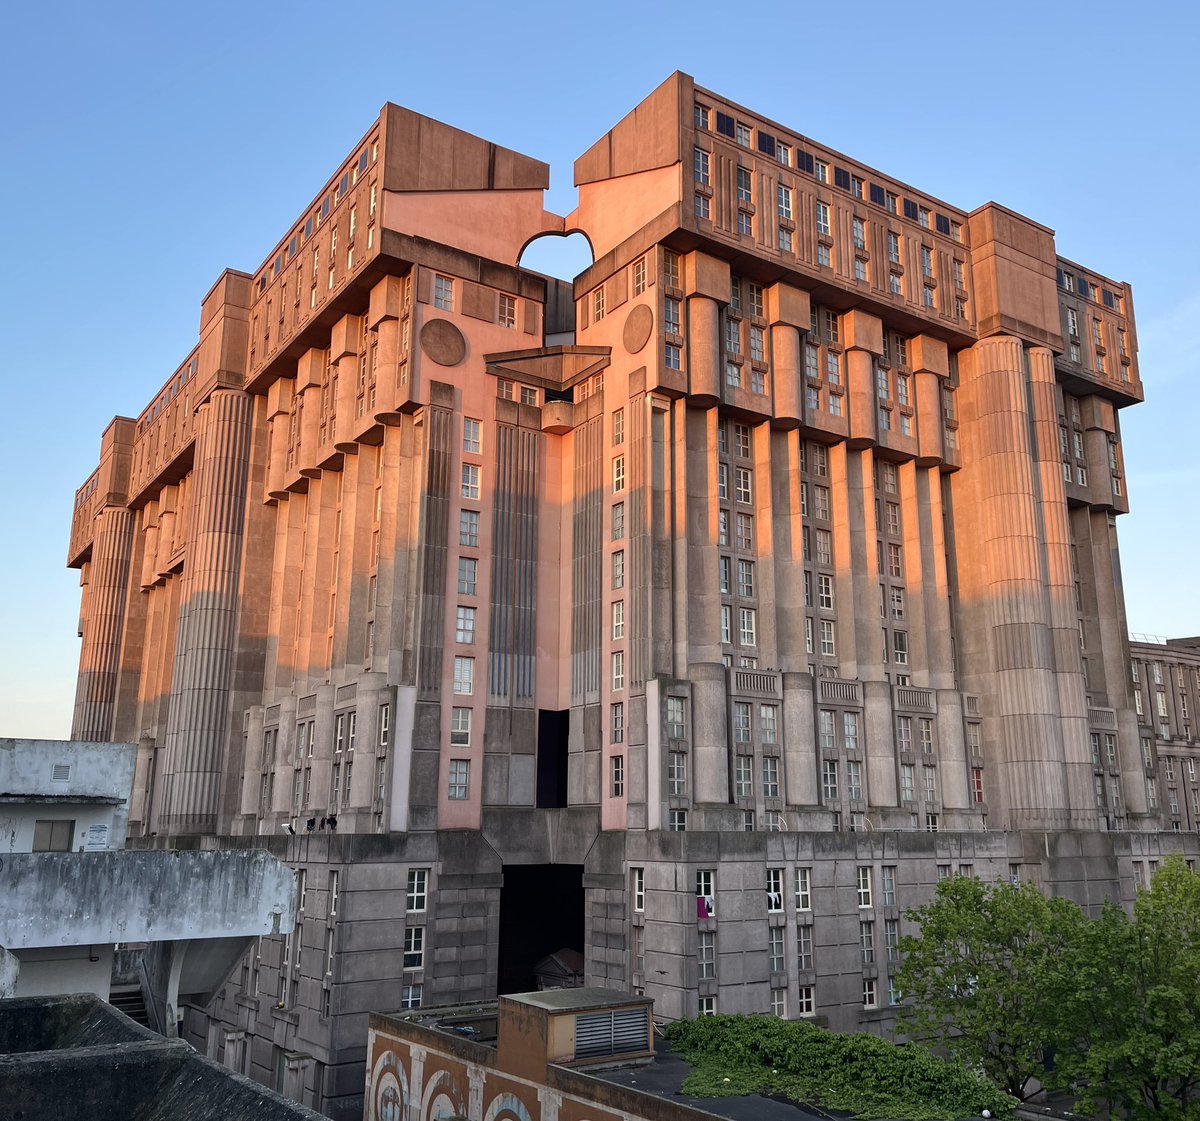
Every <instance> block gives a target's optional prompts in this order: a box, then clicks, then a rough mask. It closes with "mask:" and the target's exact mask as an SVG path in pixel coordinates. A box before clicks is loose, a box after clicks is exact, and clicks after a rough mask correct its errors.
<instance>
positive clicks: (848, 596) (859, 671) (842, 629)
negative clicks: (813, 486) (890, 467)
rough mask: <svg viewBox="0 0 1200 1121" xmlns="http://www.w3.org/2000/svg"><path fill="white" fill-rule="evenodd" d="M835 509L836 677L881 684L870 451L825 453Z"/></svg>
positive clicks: (842, 446)
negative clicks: (827, 454) (827, 457)
mask: <svg viewBox="0 0 1200 1121" xmlns="http://www.w3.org/2000/svg"><path fill="white" fill-rule="evenodd" d="M829 483H830V490H831V492H832V493H831V496H830V502H831V503H832V506H833V509H832V511H831V513H832V515H833V563H834V567H835V569H836V572H837V578H836V583H837V602H836V607H837V657H838V672H839V674H840V675H841V676H842V677H845V678H855V677H858V678H861V679H862V680H864V681H882V680H883V631H882V629H881V627H880V621H879V550H878V544H877V543H878V531H877V528H876V523H875V460H874V453H873V451H872V449H870V448H866V449H864V450H862V451H853V450H851V449H850V448H849V447H848V445H846V444H835V445H834V446H833V447H831V448H830V449H829Z"/></svg>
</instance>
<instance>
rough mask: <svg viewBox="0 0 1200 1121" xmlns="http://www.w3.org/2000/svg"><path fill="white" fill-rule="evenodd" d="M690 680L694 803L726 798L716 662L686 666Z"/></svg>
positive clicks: (724, 711) (720, 678)
mask: <svg viewBox="0 0 1200 1121" xmlns="http://www.w3.org/2000/svg"><path fill="white" fill-rule="evenodd" d="M687 676H688V677H689V678H690V679H691V682H692V762H693V769H694V770H695V776H694V777H695V781H694V783H693V784H692V785H693V789H694V790H695V795H694V797H695V800H696V802H697V803H705V802H708V803H721V804H724V803H726V802H728V801H729V706H728V704H727V698H726V688H725V676H726V675H725V667H724V666H723V665H722V664H721V663H720V662H716V663H713V662H696V663H693V664H691V665H690V666H688V668H687Z"/></svg>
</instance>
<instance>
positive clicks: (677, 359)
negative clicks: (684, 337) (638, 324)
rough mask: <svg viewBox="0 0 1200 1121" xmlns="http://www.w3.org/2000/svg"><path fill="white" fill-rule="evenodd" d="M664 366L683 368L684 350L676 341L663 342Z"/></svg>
mask: <svg viewBox="0 0 1200 1121" xmlns="http://www.w3.org/2000/svg"><path fill="white" fill-rule="evenodd" d="M663 366H664V367H665V368H666V369H668V370H681V369H683V351H682V350H680V348H679V347H677V346H676V345H675V344H674V343H664V344H663Z"/></svg>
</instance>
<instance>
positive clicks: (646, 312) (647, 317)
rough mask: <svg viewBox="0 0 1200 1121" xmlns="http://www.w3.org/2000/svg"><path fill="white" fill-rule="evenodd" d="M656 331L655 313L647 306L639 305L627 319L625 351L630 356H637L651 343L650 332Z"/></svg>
mask: <svg viewBox="0 0 1200 1121" xmlns="http://www.w3.org/2000/svg"><path fill="white" fill-rule="evenodd" d="M653 330H654V312H652V311H651V310H650V309H649V308H648V307H647V306H646V305H645V304H638V306H637V307H635V308H634V309H633V310H632V311H630V313H629V314H628V315H627V316H626V317H625V334H624V339H623V341H624V343H625V349H626V350H627V351H629V353H630V354H637V352H638V351H639V350H641V349H642V347H644V346H645V345H646V343H648V342H649V341H650V332H651V331H653Z"/></svg>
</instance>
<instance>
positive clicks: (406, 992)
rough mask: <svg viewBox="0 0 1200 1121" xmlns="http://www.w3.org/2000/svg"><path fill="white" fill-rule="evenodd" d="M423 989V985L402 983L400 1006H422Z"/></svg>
mask: <svg viewBox="0 0 1200 1121" xmlns="http://www.w3.org/2000/svg"><path fill="white" fill-rule="evenodd" d="M421 989H422V986H421V985H402V986H401V988H400V1007H401V1008H420V1007H421Z"/></svg>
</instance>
